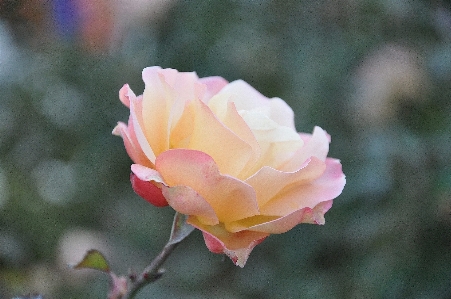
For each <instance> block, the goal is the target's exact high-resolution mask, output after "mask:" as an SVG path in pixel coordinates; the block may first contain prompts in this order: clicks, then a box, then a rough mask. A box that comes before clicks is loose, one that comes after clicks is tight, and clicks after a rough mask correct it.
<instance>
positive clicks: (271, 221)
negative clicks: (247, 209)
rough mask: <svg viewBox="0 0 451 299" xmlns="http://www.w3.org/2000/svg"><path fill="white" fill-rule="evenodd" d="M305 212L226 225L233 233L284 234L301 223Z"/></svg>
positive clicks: (260, 217) (299, 211) (251, 219)
mask: <svg viewBox="0 0 451 299" xmlns="http://www.w3.org/2000/svg"><path fill="white" fill-rule="evenodd" d="M304 212H305V211H304V209H302V210H298V211H294V212H293V213H291V214H288V215H286V216H284V217H274V216H254V217H250V218H247V219H243V220H239V221H236V222H230V223H226V225H225V228H226V229H227V230H228V231H230V232H232V233H235V232H239V231H243V230H250V231H256V232H263V233H268V234H282V233H285V232H287V231H289V230H290V229H292V228H293V227H295V226H296V225H298V224H299V223H301V222H302V220H303V215H304Z"/></svg>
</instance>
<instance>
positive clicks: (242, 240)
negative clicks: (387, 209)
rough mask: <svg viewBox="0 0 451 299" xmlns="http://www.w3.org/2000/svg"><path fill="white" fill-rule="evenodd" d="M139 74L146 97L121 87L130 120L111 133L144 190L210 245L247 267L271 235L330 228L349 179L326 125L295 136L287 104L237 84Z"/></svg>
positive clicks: (169, 72)
mask: <svg viewBox="0 0 451 299" xmlns="http://www.w3.org/2000/svg"><path fill="white" fill-rule="evenodd" d="M142 75H143V80H144V83H145V90H144V93H143V95H141V96H138V97H137V96H135V94H134V93H133V91H132V90H131V89H130V88H129V86H128V85H124V87H123V88H122V89H121V90H120V92H119V98H120V100H121V101H122V103H124V104H125V105H126V106H127V107H129V108H130V118H129V121H128V126H127V125H126V124H124V123H122V122H119V123H118V125H117V126H116V128H115V129H114V130H113V133H114V134H116V135H120V136H122V138H123V140H124V144H125V148H126V150H127V153H128V154H129V156H130V158H131V159H132V160H133V162H134V163H135V164H133V165H132V166H131V170H132V173H131V182H132V186H133V189H134V190H135V192H136V193H137V194H138V195H140V196H141V197H143V198H144V199H146V200H147V201H149V202H150V203H152V204H154V205H155V206H166V205H168V204H169V205H170V206H171V207H172V208H173V209H174V210H176V211H177V212H179V213H182V214H185V215H189V217H188V221H187V222H188V223H189V224H191V225H193V226H194V227H196V228H198V229H199V230H201V231H202V233H203V236H204V240H205V243H206V245H207V247H208V249H209V250H210V251H212V252H214V253H225V254H226V255H228V256H229V257H230V258H231V259H232V261H233V262H234V263H235V264H236V265H239V266H241V267H243V266H244V264H245V263H246V261H247V258H248V256H249V254H250V252H251V251H252V249H253V248H254V247H255V246H256V245H257V244H259V243H260V242H262V241H263V240H264V239H265V238H266V237H268V236H269V235H270V234H279V233H284V232H286V231H288V230H290V229H292V228H293V227H294V226H296V225H297V224H299V223H315V224H324V213H326V212H327V211H328V210H329V209H330V207H331V206H332V200H333V199H334V198H335V197H337V196H338V195H339V194H340V193H341V192H342V190H343V187H344V185H345V177H344V174H343V172H342V170H341V164H340V161H339V160H336V159H332V158H327V154H328V151H329V142H330V137H329V135H328V134H327V133H326V132H325V131H323V130H322V129H321V128H319V127H315V129H314V131H313V134H303V133H301V134H299V133H297V132H296V129H295V126H294V115H293V111H292V110H291V108H290V107H289V106H288V105H287V104H286V103H285V102H284V101H283V100H281V99H279V98H272V99H268V98H266V97H265V96H263V95H262V94H260V93H259V92H258V91H256V90H255V89H254V88H252V87H251V86H250V85H248V84H247V83H246V82H244V81H241V80H238V81H234V82H231V83H228V82H227V81H226V80H225V79H223V78H221V77H207V78H202V79H199V78H198V77H197V75H196V74H195V73H184V72H178V71H176V70H173V69H161V68H160V67H150V68H146V69H144V71H143V74H142Z"/></svg>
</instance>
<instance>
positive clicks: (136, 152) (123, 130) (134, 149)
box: [113, 119, 153, 166]
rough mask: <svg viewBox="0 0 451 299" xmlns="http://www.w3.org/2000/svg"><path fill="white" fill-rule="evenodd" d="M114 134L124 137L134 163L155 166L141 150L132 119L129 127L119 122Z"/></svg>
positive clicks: (126, 148) (126, 147)
mask: <svg viewBox="0 0 451 299" xmlns="http://www.w3.org/2000/svg"><path fill="white" fill-rule="evenodd" d="M113 134H114V135H117V136H121V137H122V139H123V140H124V145H125V150H126V151H127V154H128V155H129V157H130V159H132V161H133V162H135V163H137V164H142V165H147V166H153V164H152V163H151V162H150V161H149V159H147V157H146V155H145V154H144V153H143V151H142V150H141V146H140V145H139V143H138V140H137V139H136V134H135V130H134V129H133V121H132V120H131V119H130V120H129V122H128V127H127V125H126V124H124V123H123V122H118V123H117V126H116V127H115V128H114V129H113Z"/></svg>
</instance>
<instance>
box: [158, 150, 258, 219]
mask: <svg viewBox="0 0 451 299" xmlns="http://www.w3.org/2000/svg"><path fill="white" fill-rule="evenodd" d="M155 167H156V169H157V170H158V172H159V173H160V174H161V176H162V177H163V178H164V181H165V182H166V183H167V185H168V186H171V187H172V186H189V187H190V188H192V189H193V190H195V191H196V192H197V193H198V194H199V195H200V196H201V197H202V198H204V199H205V200H206V201H207V202H208V203H209V204H210V205H211V206H212V207H213V209H214V211H215V213H216V215H217V217H218V219H219V220H220V221H221V222H230V221H236V220H239V219H242V218H246V217H251V216H254V215H257V214H258V213H259V211H258V207H257V202H256V198H255V192H254V190H253V189H252V187H251V186H249V185H248V184H246V183H244V182H242V181H240V180H238V179H236V178H233V177H231V176H228V175H222V174H221V173H220V172H219V170H218V166H217V165H216V163H215V161H214V160H213V159H212V158H211V157H210V156H209V155H207V154H205V153H204V152H200V151H195V150H186V149H174V150H169V151H166V152H164V153H162V154H161V155H159V156H158V157H157V160H156V164H155Z"/></svg>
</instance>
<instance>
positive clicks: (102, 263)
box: [73, 249, 110, 273]
mask: <svg viewBox="0 0 451 299" xmlns="http://www.w3.org/2000/svg"><path fill="white" fill-rule="evenodd" d="M73 268H74V269H94V270H98V271H102V272H106V273H109V272H110V266H109V265H108V261H107V260H106V259H105V257H104V256H103V254H102V253H101V252H100V251H98V250H95V249H91V250H89V251H88V252H86V254H85V256H84V258H83V260H82V261H81V262H79V263H78V264H76V265H75V266H73Z"/></svg>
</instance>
